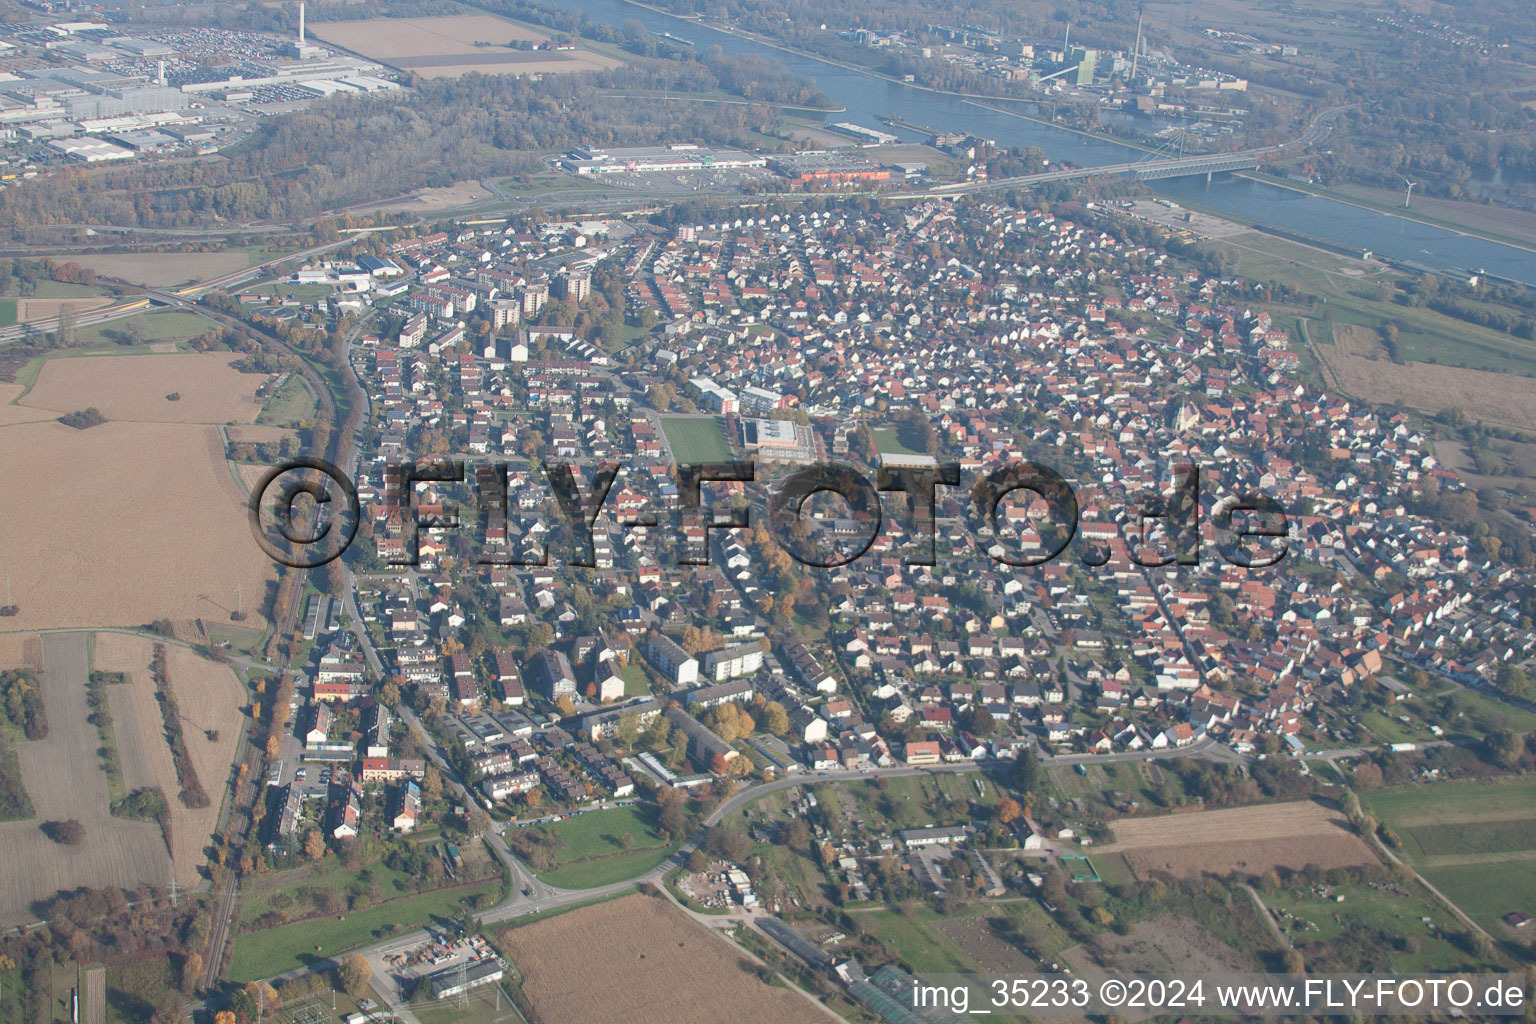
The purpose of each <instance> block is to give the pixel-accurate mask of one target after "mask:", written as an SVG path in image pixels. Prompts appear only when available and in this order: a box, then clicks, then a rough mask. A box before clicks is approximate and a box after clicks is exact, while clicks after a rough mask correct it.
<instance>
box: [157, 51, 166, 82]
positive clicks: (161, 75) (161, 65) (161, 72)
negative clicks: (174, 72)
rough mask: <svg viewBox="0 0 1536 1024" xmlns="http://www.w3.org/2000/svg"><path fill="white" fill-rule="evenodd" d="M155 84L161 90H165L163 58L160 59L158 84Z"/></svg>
mask: <svg viewBox="0 0 1536 1024" xmlns="http://www.w3.org/2000/svg"><path fill="white" fill-rule="evenodd" d="M156 84H158V85H159V86H160V88H162V89H164V88H165V58H164V57H161V58H160V75H159V80H158V82H157V83H156Z"/></svg>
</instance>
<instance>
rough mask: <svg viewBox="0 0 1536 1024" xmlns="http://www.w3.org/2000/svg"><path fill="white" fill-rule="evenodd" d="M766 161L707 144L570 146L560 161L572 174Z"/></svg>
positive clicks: (730, 166)
mask: <svg viewBox="0 0 1536 1024" xmlns="http://www.w3.org/2000/svg"><path fill="white" fill-rule="evenodd" d="M767 163H768V161H767V160H766V159H765V158H764V157H761V156H756V155H754V154H752V153H748V152H745V151H744V150H740V149H712V148H710V147H707V146H695V145H692V144H680V145H675V146H635V147H631V148H627V149H595V148H592V147H584V148H580V149H573V150H571V152H570V153H568V154H567V155H566V157H565V158H564V159H563V160H562V161H561V162H560V165H561V166H562V167H564V168H565V169H566V170H568V171H570V172H571V173H573V174H584V175H597V174H624V173H640V172H645V171H697V170H701V169H703V168H706V167H713V168H719V169H722V170H727V169H736V168H742V167H764V166H766V165H767Z"/></svg>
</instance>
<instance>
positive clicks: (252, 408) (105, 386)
mask: <svg viewBox="0 0 1536 1024" xmlns="http://www.w3.org/2000/svg"><path fill="white" fill-rule="evenodd" d="M234 359H235V357H234V356H229V355H205V354H201V353H176V354H173V355H140V356H136V357H133V358H125V357H119V356H82V357H79V358H70V359H50V360H48V362H46V363H44V364H43V368H42V370H41V371H40V372H39V373H38V375H37V382H36V383H35V384H33V385H32V390H31V391H29V392H28V393H27V395H26V397H25V398H23V399H22V400H21V402H20V404H21V405H24V406H26V407H28V408H33V409H47V410H50V411H55V412H61V413H63V412H71V411H73V410H75V409H85V408H95V409H99V410H101V414H102V415H103V416H105V417H106V418H107V419H109V420H134V421H139V422H154V423H251V422H254V421H255V419H256V417H257V414H258V413H259V412H260V411H261V409H260V405H259V404H258V403H257V401H256V398H255V395H256V389H257V388H258V387H260V386H261V384H262V382H263V381H264V380H265V379H266V378H265V377H264V376H263V375H261V374H256V373H241V372H240V371H239V370H236V369H235V368H234V367H233V366H231V365H230V364H231V363H232V362H233V361H234ZM172 394H174V395H179V396H180V397H179V398H177V399H175V400H174V401H173V400H170V399H168V398H167V397H166V396H168V395H172Z"/></svg>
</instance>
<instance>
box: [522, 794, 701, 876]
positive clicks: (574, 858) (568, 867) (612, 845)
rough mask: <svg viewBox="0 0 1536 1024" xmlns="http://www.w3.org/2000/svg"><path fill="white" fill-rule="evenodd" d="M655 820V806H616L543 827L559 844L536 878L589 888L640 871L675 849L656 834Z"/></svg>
mask: <svg viewBox="0 0 1536 1024" xmlns="http://www.w3.org/2000/svg"><path fill="white" fill-rule="evenodd" d="M654 820H655V813H654V808H651V807H620V808H616V809H614V810H608V811H588V812H587V813H585V814H578V815H576V816H575V817H574V818H567V819H566V820H564V821H559V822H555V823H554V824H552V825H548V826H546V828H547V829H548V831H549V832H550V833H552V834H553V835H555V836H556V837H558V840H559V845H558V847H557V848H556V849H555V850H554V857H553V860H554V863H553V864H552V865H551V866H550V868H549V869H548V870H547V871H540V872H539V873H538V877H539V880H540V881H542V882H547V883H548V884H550V885H553V886H556V887H558V888H561V889H593V888H596V887H597V886H600V885H608V884H609V883H611V882H622V881H624V880H625V879H628V878H634V877H635V876H636V875H642V874H644V873H645V872H647V871H649V870H651V869H652V868H654V867H655V866H656V865H658V864H660V863H661V862H662V861H664V860H666V859H667V857H668V856H669V855H670V854H671V853H672V850H673V849H674V847H672V846H669V845H667V844H666V843H664V842H663V841H662V838H661V836H659V835H658V834H657V833H656V831H655V829H654V827H653V824H654ZM626 836H627V837H628V840H627V841H626V839H625V837H626Z"/></svg>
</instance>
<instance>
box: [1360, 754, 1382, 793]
mask: <svg viewBox="0 0 1536 1024" xmlns="http://www.w3.org/2000/svg"><path fill="white" fill-rule="evenodd" d="M1381 778H1382V777H1381V769H1380V768H1378V767H1376V765H1375V764H1374V763H1373V762H1370V761H1367V762H1365V763H1364V764H1362V765H1361V766H1360V767H1358V768H1356V769H1355V786H1356V787H1357V788H1359V789H1375V788H1377V787H1378V786H1380V785H1381Z"/></svg>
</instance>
